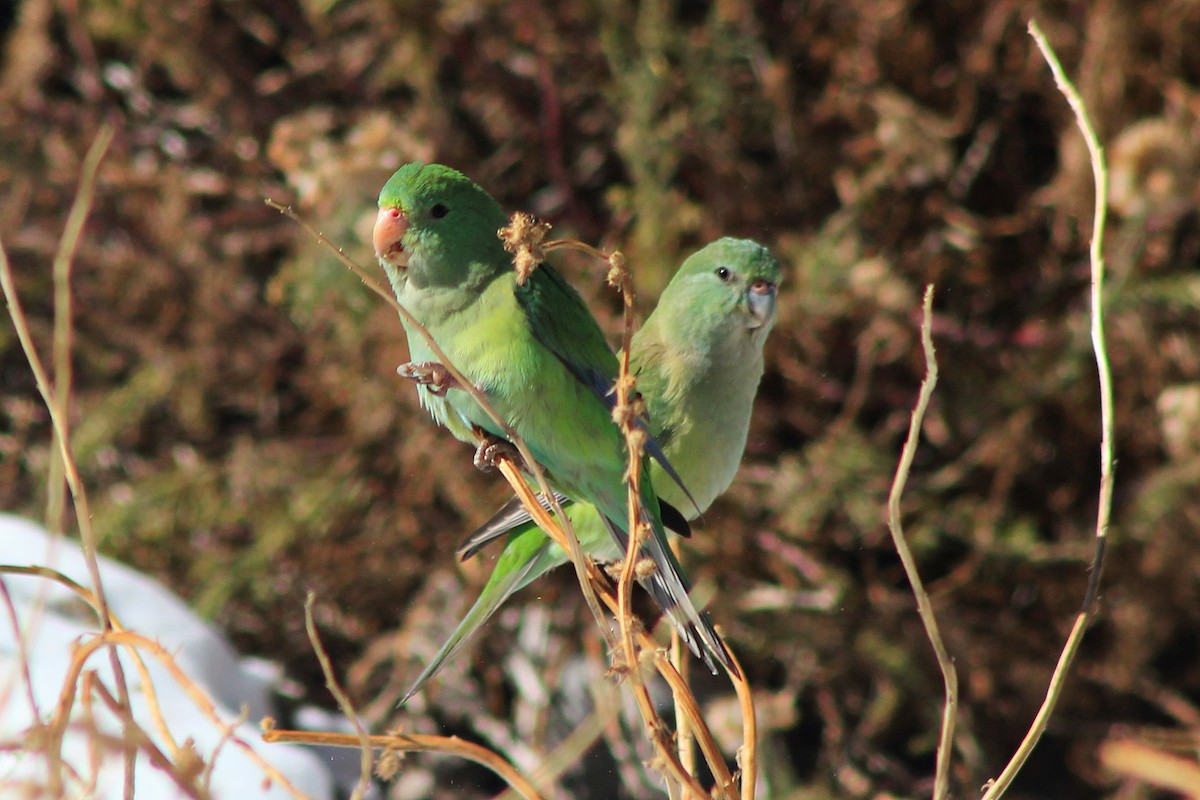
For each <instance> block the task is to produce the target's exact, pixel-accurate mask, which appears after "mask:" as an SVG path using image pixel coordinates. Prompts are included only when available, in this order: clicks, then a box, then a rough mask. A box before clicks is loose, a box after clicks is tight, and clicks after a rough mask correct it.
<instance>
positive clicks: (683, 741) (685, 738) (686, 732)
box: [671, 541, 696, 775]
mask: <svg viewBox="0 0 1200 800" xmlns="http://www.w3.org/2000/svg"><path fill="white" fill-rule="evenodd" d="M671 549H672V550H674V549H676V543H675V541H672V542H671ZM676 555H678V553H677V554H676ZM689 663H690V662H689V661H688V656H687V653H685V652H684V649H683V637H681V636H680V635H679V630H678V629H677V628H676V627H675V626H673V625H672V626H671V665H672V666H674V667H675V671H676V672H678V673H679V677H681V678H683V682H684V683H687V682H688V665H689ZM673 700H674V702H675V747H676V749H677V750H678V751H679V763H680V764H683V768H684V769H685V770H687V771H688V774H690V775H695V774H696V750H695V747H693V745H694V744H695V741H696V740H695V737H694V736H692V728H691V726H690V725H688V721H687V716H686V715H685V714H684V713H683V709H682V708H681V707H680V704H679V696H678V695H673Z"/></svg>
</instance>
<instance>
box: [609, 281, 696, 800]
mask: <svg viewBox="0 0 1200 800" xmlns="http://www.w3.org/2000/svg"><path fill="white" fill-rule="evenodd" d="M614 278H615V279H616V280H614ZM609 283H612V284H614V285H615V286H616V287H617V288H618V289H619V290H620V292H621V299H622V302H623V304H624V322H625V325H624V331H623V333H622V335H621V354H620V369H619V371H618V373H617V385H616V394H617V402H616V406H615V407H614V409H613V419H614V420H617V425H618V427H619V428H620V430H621V433H622V435H623V436H624V437H625V448H626V450H627V452H628V458H629V465H628V467H627V469H626V473H625V480H626V482H627V484H628V492H626V509H627V512H628V515H629V528H628V530H629V540H628V542H627V547H626V550H625V561H624V563H622V564H621V574H620V577H619V579H618V580H617V623H618V624H619V625H620V628H621V645H622V648H623V650H624V654H625V665H624V666H625V669H626V676H627V678H628V680H629V690H630V691H631V692H632V693H633V697H634V700H635V701H636V703H637V707H638V711H639V712H641V715H642V722H643V724H645V726H646V732H647V733H648V734H649V736H650V740H651V742H652V743H653V745H654V748H655V750H657V751H658V754H659V757H660V758H661V759H663V760H664V761H665V762H667V764H669V765H670V772H671V774H673V775H674V776H675V777H676V778H677V779H678V780H679V782H680V784H682V785H683V786H684V787H687V788H688V789H690V790H691V791H692V792H693V793H695V794H696V796H699V797H702V796H703V795H704V793H703V791H700V792H696V789H697V788H698V786H697V787H692V786H690V784H692V783H695V779H694V778H692V776H691V774H690V773H689V772H688V771H687V770H686V769H684V767H683V764H681V763H680V762H679V758H678V755H677V754H676V753H675V752H673V751H672V750H671V747H670V741H669V737H670V734H669V733H668V732H667V726H666V725H665V724H664V723H663V721H662V720H661V719H660V718H659V716H658V712H656V711H655V710H654V701H653V700H651V698H650V691H649V690H648V689H647V688H646V683H645V681H643V680H642V671H641V664H640V663H639V661H640V659H639V653H638V649H637V645H636V644H634V641H633V627H634V624H635V621H636V618H635V617H634V614H633V607H632V606H633V581H634V573H635V572H636V571H637V562H638V561H639V560H640V558H641V552H642V539H643V537H644V536H645V535H646V527H645V524H644V523H643V521H642V516H641V513H640V505H641V504H640V503H639V498H640V497H641V475H642V469H641V464H642V442H641V440H640V439H639V438H637V437H636V436H635V435H634V431H635V430H636V428H635V427H634V426H633V425H632V419H633V417H634V413H633V410H632V408H631V403H632V400H633V398H632V393H633V390H634V385H635V384H634V379H633V377H632V376H631V375H630V374H629V347H630V342H631V339H632V336H633V281H632V280H631V278H630V276H629V270H627V269H625V268H624V267H623V265H622V264H620V263H619V262H617V261H615V260H614V262H613V269H612V271H611V273H610V275H609ZM638 433H640V431H638ZM656 649H657V648H656ZM689 779H690V780H689ZM685 796H686V795H685Z"/></svg>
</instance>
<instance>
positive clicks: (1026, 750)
mask: <svg viewBox="0 0 1200 800" xmlns="http://www.w3.org/2000/svg"><path fill="white" fill-rule="evenodd" d="M1029 35H1030V36H1032V37H1033V41H1034V42H1035V43H1036V44H1037V46H1038V49H1039V50H1041V51H1042V57H1043V58H1045V59H1046V63H1047V64H1049V65H1050V71H1051V72H1052V73H1054V80H1055V83H1056V84H1057V85H1058V90H1059V91H1060V92H1062V94H1063V96H1064V97H1066V99H1067V102H1068V103H1069V104H1070V105H1071V110H1072V111H1073V112H1074V113H1075V123H1076V125H1077V126H1078V127H1079V130H1080V132H1081V133H1082V134H1083V139H1084V141H1085V142H1086V143H1087V148H1088V154H1089V156H1090V160H1091V165H1092V178H1093V180H1094V181H1095V184H1096V186H1095V190H1096V197H1095V205H1094V209H1093V222H1092V242H1091V248H1090V252H1089V258H1090V261H1091V268H1092V281H1091V322H1092V324H1091V335H1092V350H1093V351H1094V353H1095V357H1096V370H1097V373H1098V377H1099V381H1100V497H1099V500H1098V503H1097V509H1096V550H1095V553H1094V554H1093V556H1092V564H1091V574H1090V575H1089V576H1088V585H1087V591H1086V593H1085V594H1084V599H1083V606H1082V607H1081V608H1080V610H1079V614H1078V615H1077V616H1076V618H1075V623H1074V625H1073V626H1072V627H1071V632H1070V634H1068V636H1067V641H1066V644H1064V645H1063V650H1062V653H1061V654H1060V655H1059V657H1058V663H1057V664H1056V665H1055V667H1054V674H1053V675H1051V676H1050V684H1049V686H1048V687H1047V690H1046V698H1045V700H1043V701H1042V705H1041V708H1039V709H1038V713H1037V715H1036V716H1035V717H1034V719H1033V723H1032V724H1031V725H1030V727H1029V732H1028V733H1026V734H1025V738H1024V739H1023V740H1022V741H1021V744H1020V745H1019V746H1018V747H1017V751H1016V752H1015V753H1014V754H1013V756H1012V758H1011V759H1010V760H1009V762H1008V764H1007V765H1006V766H1005V767H1004V770H1003V771H1002V772H1001V773H1000V775H999V776H998V777H997V778H996V779H995V780H993V781H992V782H991V783H990V785H989V786H988V790H987V792H986V793H985V794H984V795H983V798H984V800H994V799H995V798H998V797H1000V796H1001V795H1003V794H1004V792H1005V791H1007V790H1008V787H1009V786H1010V785H1011V784H1012V782H1013V779H1014V778H1016V776H1017V773H1018V772H1020V771H1021V767H1023V766H1024V765H1025V761H1026V759H1028V758H1029V754H1030V753H1032V752H1033V748H1034V747H1036V746H1037V743H1038V740H1039V739H1041V737H1042V734H1043V733H1044V732H1045V730H1046V724H1047V722H1048V721H1049V719H1050V715H1051V714H1052V713H1053V712H1054V707H1055V705H1057V703H1058V699H1059V697H1060V696H1061V695H1062V688H1063V685H1064V683H1065V682H1066V679H1067V673H1068V672H1069V671H1070V669H1071V664H1072V663H1073V662H1074V660H1075V655H1076V653H1078V651H1079V645H1080V643H1081V642H1082V641H1083V635H1084V633H1085V632H1086V631H1087V628H1088V625H1089V623H1090V622H1091V620H1092V617H1093V616H1094V615H1095V613H1096V605H1097V601H1098V600H1099V595H1100V576H1101V574H1102V572H1103V570H1104V553H1105V548H1106V546H1107V543H1108V526H1109V522H1110V520H1111V518H1112V498H1113V465H1114V463H1115V458H1116V457H1115V455H1114V452H1113V443H1112V435H1113V385H1112V372H1111V369H1110V368H1109V364H1108V351H1107V348H1106V345H1105V342H1104V302H1103V300H1104V297H1103V289H1104V223H1105V220H1106V218H1107V215H1108V168H1107V167H1106V166H1105V162H1104V150H1103V148H1101V147H1100V141H1099V139H1098V138H1097V137H1096V129H1095V127H1094V126H1093V125H1092V123H1091V122H1090V120H1089V119H1088V113H1087V106H1086V105H1085V104H1084V102H1083V98H1082V97H1080V96H1079V92H1077V91H1076V90H1075V87H1074V86H1073V85H1072V84H1071V81H1070V80H1069V79H1068V78H1067V76H1066V74H1065V73H1064V72H1063V68H1062V64H1061V63H1060V62H1059V60H1058V56H1057V55H1055V53H1054V50H1053V48H1051V47H1050V44H1049V42H1047V41H1046V37H1045V35H1044V34H1043V33H1042V30H1041V28H1040V27H1038V24H1037V22H1036V21H1035V20H1030V22H1029Z"/></svg>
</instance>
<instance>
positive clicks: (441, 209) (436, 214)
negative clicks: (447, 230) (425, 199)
mask: <svg viewBox="0 0 1200 800" xmlns="http://www.w3.org/2000/svg"><path fill="white" fill-rule="evenodd" d="M449 213H450V209H449V208H447V207H446V205H445V204H444V203H438V204H437V205H436V206H434V207H433V208H431V209H429V216H431V217H433V218H434V219H441V218H442V217H444V216H446V215H447V214H449Z"/></svg>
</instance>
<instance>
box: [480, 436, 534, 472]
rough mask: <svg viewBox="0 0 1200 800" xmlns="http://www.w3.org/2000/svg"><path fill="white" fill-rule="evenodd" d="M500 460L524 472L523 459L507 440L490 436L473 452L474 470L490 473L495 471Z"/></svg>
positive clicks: (514, 446)
mask: <svg viewBox="0 0 1200 800" xmlns="http://www.w3.org/2000/svg"><path fill="white" fill-rule="evenodd" d="M501 458H506V459H508V460H509V461H511V462H512V463H513V465H514V466H516V467H517V469H520V470H522V471H524V469H525V459H523V458H521V453H520V451H519V450H517V447H516V445H514V444H513V443H512V442H510V441H508V440H507V439H501V438H499V437H497V436H490V435H489V436H488V437H487V438H486V439H484V440H483V441H482V442H480V443H479V447H478V448H476V450H475V468H476V469H478V470H480V471H481V472H491V471H492V470H494V469H496V465H497V464H498V463H499V462H500V459H501Z"/></svg>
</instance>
